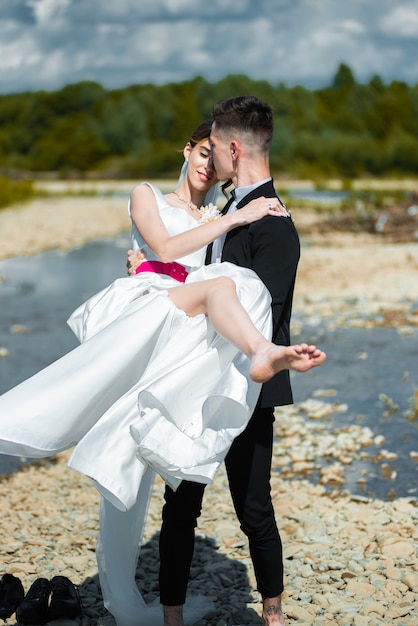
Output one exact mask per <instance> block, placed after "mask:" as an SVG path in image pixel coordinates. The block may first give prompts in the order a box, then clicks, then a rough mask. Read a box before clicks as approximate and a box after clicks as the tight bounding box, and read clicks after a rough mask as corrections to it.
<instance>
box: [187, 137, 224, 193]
mask: <svg viewBox="0 0 418 626" xmlns="http://www.w3.org/2000/svg"><path fill="white" fill-rule="evenodd" d="M184 156H185V158H186V159H188V160H189V167H188V178H189V182H190V184H191V185H192V187H194V188H195V189H198V190H199V191H208V190H209V189H210V188H211V187H212V186H213V185H214V184H215V183H217V182H218V178H217V176H216V172H215V168H214V166H213V159H212V152H211V148H210V143H209V138H208V139H203V140H202V141H199V142H198V143H197V144H196V145H195V146H193V147H192V146H191V145H190V144H187V146H186V148H185V149H184Z"/></svg>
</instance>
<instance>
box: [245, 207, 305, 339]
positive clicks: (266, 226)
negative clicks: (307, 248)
mask: <svg viewBox="0 0 418 626" xmlns="http://www.w3.org/2000/svg"><path fill="white" fill-rule="evenodd" d="M248 237H249V244H250V248H251V257H252V269H253V270H254V271H255V272H256V273H257V274H258V276H259V277H260V278H261V280H262V281H263V283H264V284H265V285H266V287H267V289H268V290H269V292H270V294H271V297H272V310H273V333H274V334H276V332H277V330H278V328H279V326H280V322H281V316H282V312H283V308H288V307H290V306H291V300H292V296H293V288H294V282H295V277H296V270H297V266H298V262H299V257H300V243H299V237H298V234H297V231H296V228H295V226H294V224H293V222H292V220H291V219H290V218H282V219H277V218H274V217H265V218H263V219H262V220H260V221H259V222H256V223H254V224H251V225H250V227H249V230H248Z"/></svg>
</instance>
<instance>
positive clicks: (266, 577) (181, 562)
mask: <svg viewBox="0 0 418 626" xmlns="http://www.w3.org/2000/svg"><path fill="white" fill-rule="evenodd" d="M212 119H213V125H212V131H211V145H212V153H213V161H214V166H215V168H216V172H217V175H218V178H219V179H220V180H226V179H228V178H231V179H232V182H233V183H234V186H235V192H234V194H233V197H232V198H231V200H230V201H229V202H228V203H227V205H226V206H225V209H224V212H226V211H235V210H239V209H240V208H241V207H243V206H245V205H246V204H248V203H249V202H250V201H251V200H252V199H254V198H258V197H260V196H265V197H274V196H276V197H277V194H276V192H275V189H274V185H273V180H272V178H271V175H270V166H269V151H270V145H271V140H272V136H273V113H272V109H271V107H270V106H269V105H268V104H267V103H265V102H263V101H262V100H258V99H257V98H255V97H252V96H241V97H236V98H229V99H226V100H221V101H220V102H218V103H217V104H215V106H214V107H213V110H212ZM299 254H300V246H299V237H298V234H297V232H296V229H295V226H294V224H293V222H292V220H291V219H290V218H286V217H283V218H281V219H275V218H274V217H265V218H263V219H262V220H260V221H258V222H254V223H253V224H250V225H246V226H241V227H239V228H236V229H235V230H233V231H230V232H229V233H228V234H227V235H226V237H223V238H221V239H220V240H216V241H215V242H214V243H213V244H212V246H209V249H208V256H207V259H206V260H207V262H219V261H230V262H232V263H235V264H237V265H241V266H243V267H248V268H251V269H252V270H254V271H255V272H256V273H257V274H258V276H259V277H260V278H261V280H262V281H263V282H264V283H265V285H266V287H267V288H268V290H269V292H270V294H271V297H272V313H273V341H274V342H275V343H276V344H280V345H290V331H289V327H290V315H291V309H292V299H293V290H294V285H295V278H296V269H297V265H298V261H299ZM292 402H293V398H292V390H291V386H290V378H289V372H288V371H282V372H280V373H279V374H277V375H276V376H274V378H272V379H271V380H270V381H269V382H268V383H266V384H264V385H263V387H262V390H261V394H260V398H259V401H258V404H257V407H256V409H255V411H254V413H253V415H252V417H251V420H250V422H249V424H248V426H247V428H246V429H245V431H244V432H243V433H242V434H241V435H240V436H239V437H238V438H237V439H236V440H235V441H234V443H233V444H232V446H231V449H230V451H229V452H228V455H227V457H226V459H225V465H226V470H227V475H228V480H229V486H230V491H231V495H232V499H233V503H234V506H235V510H236V513H237V517H238V519H239V522H240V524H241V528H242V530H243V532H244V533H245V534H246V535H247V537H248V540H249V547H250V554H251V559H252V562H253V566H254V571H255V576H256V580H257V587H258V590H259V592H260V594H261V596H262V599H263V613H262V618H263V623H264V624H265V625H266V626H278V625H282V624H284V616H283V613H282V608H281V594H282V591H283V557H282V544H281V540H280V535H279V532H278V529H277V525H276V521H275V516H274V509H273V505H272V501H271V495H270V471H271V460H272V447H273V422H274V407H276V406H282V405H285V404H291V403H292ZM203 493H204V485H201V484H198V483H191V482H187V481H183V482H182V483H181V485H180V487H179V488H178V489H177V491H176V492H174V491H172V490H171V489H170V488H169V487H166V490H165V505H164V507H163V523H162V527H161V535H160V599H161V602H162V604H163V607H164V624H165V626H183V618H182V610H183V604H184V602H185V598H186V589H187V583H188V579H189V573H190V566H191V560H192V556H193V548H194V532H195V528H196V526H197V518H198V517H199V515H200V512H201V505H202V498H203Z"/></svg>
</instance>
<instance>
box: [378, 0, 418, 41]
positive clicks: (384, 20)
mask: <svg viewBox="0 0 418 626" xmlns="http://www.w3.org/2000/svg"><path fill="white" fill-rule="evenodd" d="M379 23H380V28H381V30H382V32H383V33H385V35H387V36H388V37H408V38H409V37H412V38H414V39H415V41H417V40H418V4H417V3H416V2H414V4H413V5H409V6H397V7H395V8H394V9H393V10H391V11H390V12H389V13H388V14H387V15H384V16H382V17H381V18H380V20H379Z"/></svg>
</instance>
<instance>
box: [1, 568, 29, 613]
mask: <svg viewBox="0 0 418 626" xmlns="http://www.w3.org/2000/svg"><path fill="white" fill-rule="evenodd" d="M24 597H25V591H24V589H23V585H22V582H21V580H20V578H17V577H16V576H13V574H3V577H2V579H1V581H0V617H1V619H4V620H6V619H8V618H9V617H10V616H11V615H13V613H14V612H15V611H16V609H17V607H18V606H19V604H20V603H21V602H22V600H23V598H24Z"/></svg>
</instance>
